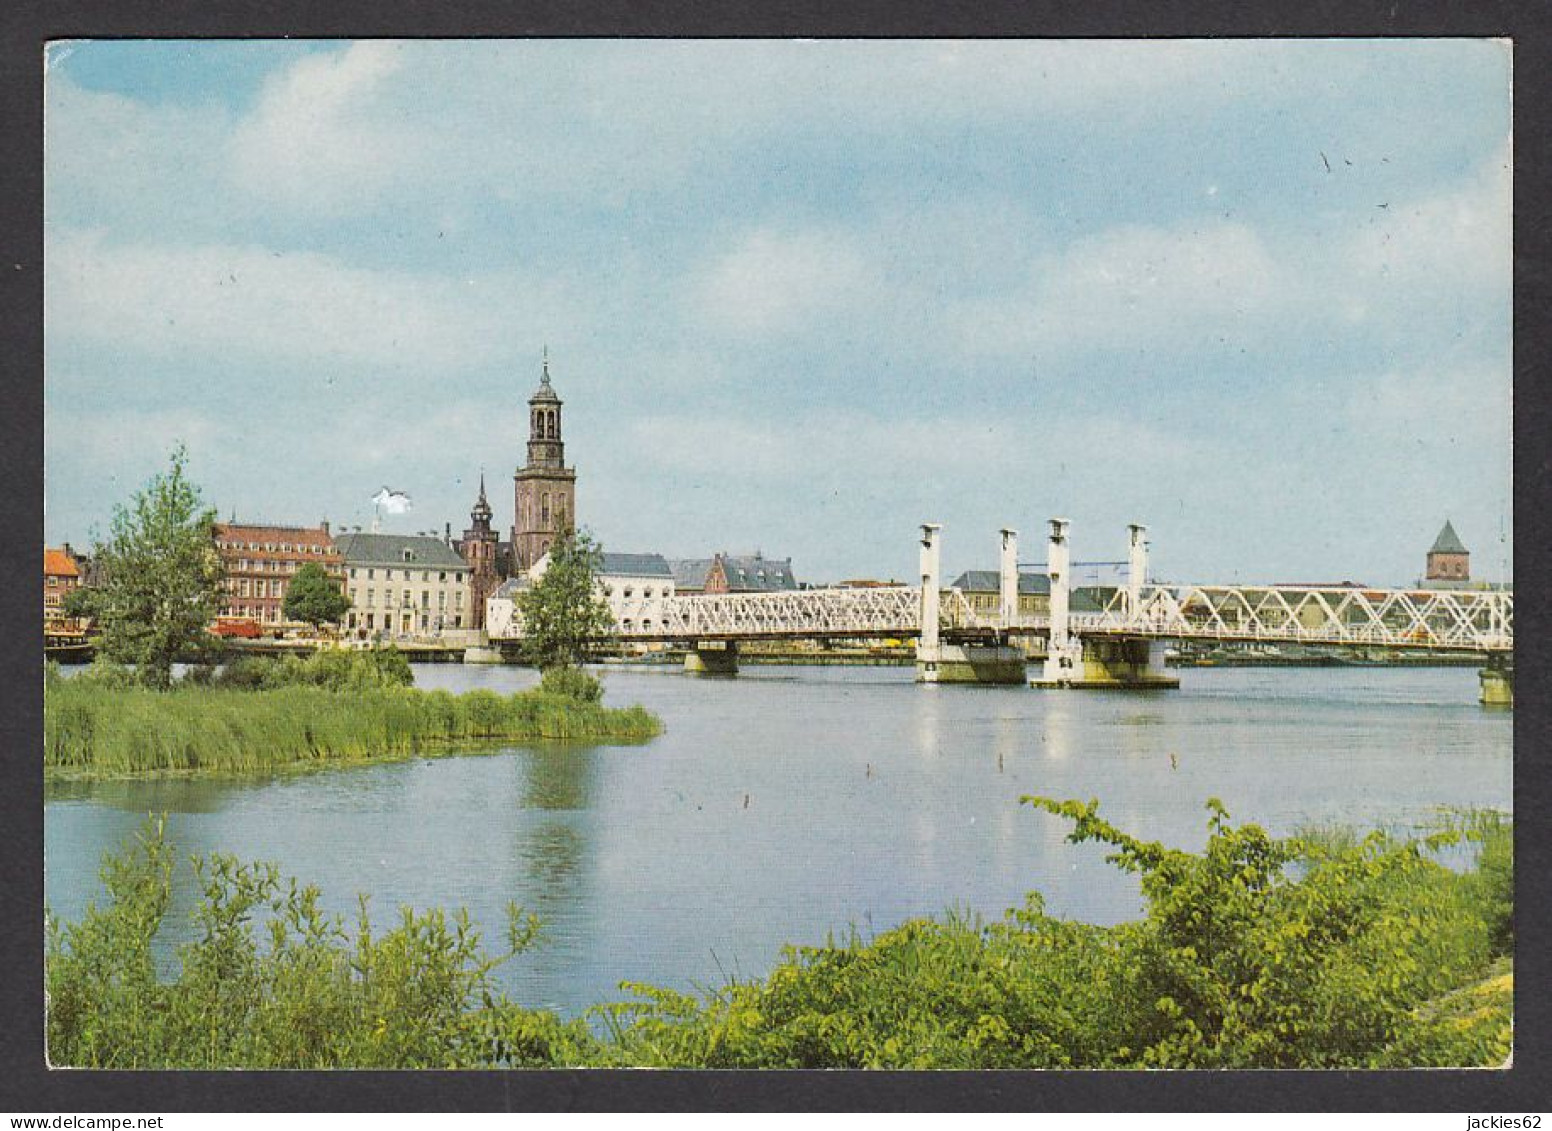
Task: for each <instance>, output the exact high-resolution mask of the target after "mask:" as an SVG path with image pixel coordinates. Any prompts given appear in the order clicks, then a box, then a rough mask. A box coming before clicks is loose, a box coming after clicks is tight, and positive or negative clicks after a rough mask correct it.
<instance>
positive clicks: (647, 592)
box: [641, 585, 652, 600]
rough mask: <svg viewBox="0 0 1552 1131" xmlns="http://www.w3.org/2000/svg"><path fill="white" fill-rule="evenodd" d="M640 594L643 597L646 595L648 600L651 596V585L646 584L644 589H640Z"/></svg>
mask: <svg viewBox="0 0 1552 1131" xmlns="http://www.w3.org/2000/svg"><path fill="white" fill-rule="evenodd" d="M641 595H642V596H643V597H646V598H648V599H649V600H650V599H651V597H652V586H650V585H648V586H646V587H645V588H644V589H642V591H641Z"/></svg>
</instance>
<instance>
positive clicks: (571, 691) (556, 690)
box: [539, 668, 604, 703]
mask: <svg viewBox="0 0 1552 1131" xmlns="http://www.w3.org/2000/svg"><path fill="white" fill-rule="evenodd" d="M539 690H540V691H542V692H544V694H546V695H555V696H559V697H560V698H562V699H575V700H576V701H577V702H579V703H599V702H602V700H603V697H604V685H603V683H601V682H600V681H599V680H597V679H595V678H594V677H593V676H591V675H589V674H588V673H587V672H585V671H583V670H582V669H581V668H549V669H547V670H546V671H545V672H544V674H543V675H542V676H541V677H540V678H539Z"/></svg>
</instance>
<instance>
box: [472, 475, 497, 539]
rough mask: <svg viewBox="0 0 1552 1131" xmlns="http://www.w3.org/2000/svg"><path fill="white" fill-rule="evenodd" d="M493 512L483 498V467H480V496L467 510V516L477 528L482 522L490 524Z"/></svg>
mask: <svg viewBox="0 0 1552 1131" xmlns="http://www.w3.org/2000/svg"><path fill="white" fill-rule="evenodd" d="M493 513H494V512H492V511H491V509H490V503H489V502H487V501H486V499H485V469H484V468H481V469H480V498H479V502H477V503H475V504H474V510H472V511H470V512H469V517H470V518H471V519H473V520H474V524H475V526H476V528H477V527H479V526H480V525H481V524H482V523H483V524H485V525H487V526H488V525H489V524H490V518H491V515H492V514H493Z"/></svg>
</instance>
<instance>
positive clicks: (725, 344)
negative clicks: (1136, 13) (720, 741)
mask: <svg viewBox="0 0 1552 1131" xmlns="http://www.w3.org/2000/svg"><path fill="white" fill-rule="evenodd" d="M1510 70H1511V59H1510V51H1509V48H1508V46H1507V45H1506V44H1504V43H1499V42H1492V41H1470V40H1432V41H1430V40H1413V41H1404V40H1384V41H1301V42H1277V41H1215V42H1207V41H1201V42H1192V41H1160V42H1151V43H1150V42H1143V41H1136V42H1130V43H1100V42H1077V41H1074V42H1059V41H1054V42H987V41H979V42H969V43H961V42H950V41H928V42H852V41H838V42H818V43H815V42H800V41H790V42H758V41H737V42H682V43H681V42H645V41H523V42H403V43H399V42H363V43H354V44H350V43H337V42H327V43H302V44H299V43H288V42H279V41H275V42H262V41H260V42H252V41H250V42H236V41H229V42H219V41H216V42H165V43H159V42H132V41H118V42H100V43H71V44H59V45H55V46H54V47H53V48H52V50H51V51H50V56H49V66H48V71H47V80H46V82H47V88H46V100H47V101H46V118H45V125H46V146H47V148H46V166H47V168H46V187H45V201H46V222H47V232H46V240H47V243H46V254H47V259H46V275H45V320H46V322H45V342H46V346H45V348H46V355H45V356H46V384H45V426H46V437H45V445H46V447H45V452H46V455H45V513H46V536H47V538H48V539H49V540H50V542H52V543H57V542H59V541H62V540H69V541H71V542H73V543H78V544H87V543H89V541H90V536H91V533H92V531H93V529H94V528H95V529H97V530H103V529H105V528H106V526H107V518H108V515H109V513H110V511H111V507H112V505H113V503H115V502H116V501H120V500H122V499H124V498H125V497H127V495H128V494H129V493H130V492H131V491H133V490H134V489H135V488H137V487H138V486H139V485H140V484H142V483H143V482H144V481H145V480H146V479H147V478H148V477H149V476H150V475H151V474H153V473H154V472H155V471H156V470H158V469H159V468H160V467H162V466H165V463H166V458H167V454H168V452H169V450H170V449H171V448H172V446H173V445H174V444H175V443H177V442H179V441H181V442H183V443H185V444H186V445H187V446H188V449H189V453H190V464H191V469H192V471H193V474H194V476H195V478H196V479H197V481H198V482H199V483H200V484H201V485H202V486H203V488H204V491H205V494H206V497H207V498H208V499H209V500H210V501H211V502H212V504H213V505H215V506H217V507H218V508H219V510H220V512H221V514H222V516H223V517H225V516H227V515H228V514H230V513H232V512H234V511H235V513H236V514H237V516H238V517H239V518H240V519H244V520H262V521H271V522H295V523H315V522H317V521H318V520H319V519H321V518H328V519H329V520H330V521H331V522H332V523H334V524H335V525H336V526H340V525H346V524H356V523H359V524H362V525H366V524H368V523H370V521H371V503H370V500H371V498H372V496H373V494H375V493H376V491H377V490H378V489H379V488H380V487H382V486H384V485H388V486H391V487H393V488H395V489H397V490H402V491H406V492H408V493H409V494H410V495H411V497H412V498H413V499H414V510H413V512H412V513H411V514H409V515H407V516H404V517H402V518H397V519H391V520H388V522H389V523H390V524H391V525H390V527H389V528H396V529H402V530H418V529H430V528H434V529H436V530H439V531H440V530H441V529H442V527H443V524H444V523H445V522H451V523H452V524H453V527H454V529H455V530H460V529H461V528H462V527H463V526H464V525H465V524H466V523H467V521H468V512H469V509H470V507H471V506H472V504H473V502H474V495H475V491H476V485H477V480H478V476H479V474H480V472H481V470H482V469H483V470H484V472H485V474H486V477H487V483H488V485H489V487H490V490H491V503H492V505H493V507H494V509H495V511H496V521H497V522H498V523H499V524H500V525H501V526H502V527H503V529H505V528H506V527H507V526H509V525H510V523H511V521H512V496H511V473H512V471H513V469H514V468H515V467H516V466H517V465H518V464H519V463H521V461H522V458H523V457H522V453H523V444H524V441H525V439H526V403H525V402H526V400H527V397H528V396H529V394H530V393H531V392H532V390H533V389H534V387H535V386H536V384H537V380H538V373H539V356H540V350H541V348H542V347H543V346H544V345H546V344H547V345H548V347H549V350H550V357H551V372H552V375H553V378H554V382H555V386H556V388H557V389H558V390H559V392H560V394H561V396H562V397H564V398H565V400H566V440H567V458H568V462H571V463H574V464H575V465H576V466H577V468H578V472H579V474H578V488H577V508H578V517H579V520H580V521H581V522H582V523H583V524H584V525H586V526H588V527H590V528H591V529H592V530H593V531H594V532H595V533H596V534H597V535H598V536H599V538H600V539H601V540H602V541H603V543H604V544H605V545H606V546H607V547H609V548H611V549H616V550H628V551H659V552H662V553H664V554H666V555H668V556H671V557H673V556H684V557H689V556H702V555H707V554H710V553H711V552H713V551H715V550H719V549H724V550H730V551H733V552H741V551H748V550H753V549H756V548H759V549H762V550H763V551H765V552H766V553H767V554H776V555H780V556H786V555H791V556H792V558H793V560H794V568H795V570H796V572H797V574H798V576H799V577H800V578H805V579H814V580H831V579H837V578H841V577H854V576H877V577H889V576H893V577H899V578H908V577H910V576H912V575H913V574H914V572H915V569H916V561H915V552H916V544H915V541H914V539H915V534H916V527H917V524H918V523H920V522H922V521H937V522H941V523H943V525H944V539H945V542H944V562H945V568H946V569H947V570H949V571H953V572H957V571H958V570H959V569H963V568H970V567H983V568H987V567H991V566H992V565H994V563H995V560H996V546H997V530H998V528H999V527H1000V526H1003V525H1011V526H1014V527H1016V528H1018V529H1020V530H1021V531H1022V532H1023V552H1022V554H1021V557H1023V558H1024V559H1026V560H1030V561H1039V560H1042V559H1043V556H1044V550H1043V544H1042V543H1043V534H1044V529H1045V520H1046V519H1047V518H1049V517H1051V516H1054V515H1062V516H1065V517H1067V518H1069V519H1071V520H1072V521H1073V539H1074V547H1075V552H1076V556H1077V557H1078V558H1080V559H1083V558H1117V557H1122V556H1124V552H1123V551H1124V545H1125V524H1126V523H1127V522H1129V521H1142V522H1145V523H1148V524H1149V526H1150V528H1151V532H1152V533H1151V536H1152V540H1153V544H1154V556H1153V562H1154V571H1155V574H1156V575H1158V576H1160V577H1164V578H1171V579H1179V580H1192V581H1229V580H1235V579H1240V580H1252V579H1257V580H1304V581H1328V580H1341V579H1344V578H1353V579H1361V580H1365V581H1368V582H1370V583H1374V584H1385V583H1403V582H1407V581H1410V580H1412V579H1413V578H1415V577H1416V576H1417V574H1418V573H1419V572H1420V570H1421V567H1422V559H1423V554H1424V552H1425V551H1426V549H1427V547H1428V545H1429V544H1430V543H1431V542H1432V540H1433V537H1434V535H1435V534H1436V533H1437V531H1438V529H1439V527H1440V526H1441V525H1442V523H1443V521H1444V519H1445V518H1446V517H1448V518H1450V519H1452V520H1453V521H1454V524H1455V527H1456V529H1457V530H1458V531H1459V532H1460V535H1461V537H1462V539H1463V540H1464V541H1465V542H1466V544H1467V545H1468V546H1469V547H1470V548H1471V549H1472V551H1473V555H1474V556H1473V566H1474V571H1475V572H1476V573H1477V575H1478V576H1489V577H1494V578H1496V577H1498V576H1500V565H1499V562H1500V560H1501V559H1502V560H1508V559H1511V558H1512V543H1511V538H1512V530H1511V529H1510V526H1509V524H1510V521H1511V517H1512V516H1511V499H1512V488H1511V482H1512V480H1511V454H1510V429H1511V417H1510V414H1511V370H1510V365H1511V356H1512V355H1511V309H1510V297H1511V291H1510V274H1511V271H1510V266H1511V251H1510V233H1511V226H1510V168H1511V159H1512V158H1511V120H1510V79H1511V74H1510Z"/></svg>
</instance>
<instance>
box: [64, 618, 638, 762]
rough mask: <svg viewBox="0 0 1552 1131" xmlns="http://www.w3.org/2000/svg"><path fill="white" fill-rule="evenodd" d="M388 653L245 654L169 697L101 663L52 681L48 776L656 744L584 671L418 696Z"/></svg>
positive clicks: (204, 671)
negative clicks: (479, 748) (503, 743)
mask: <svg viewBox="0 0 1552 1131" xmlns="http://www.w3.org/2000/svg"><path fill="white" fill-rule="evenodd" d="M412 682H413V677H412V676H411V673H410V668H409V664H408V663H407V662H406V661H405V659H404V657H403V656H402V655H401V654H400V653H398V652H396V651H394V650H392V649H376V650H370V651H344V650H332V651H320V652H317V653H315V654H313V655H312V656H309V657H306V658H300V657H294V656H287V657H283V658H280V659H270V658H246V659H242V660H237V661H234V662H232V663H231V664H228V665H226V666H224V667H220V668H194V669H191V670H190V671H189V672H187V673H186V674H185V675H184V677H183V678H182V679H180V680H178V681H176V682H174V683H173V684H172V686H171V688H170V689H169V690H166V691H157V690H152V689H150V688H147V687H145V686H143V685H142V684H141V683H140V681H138V680H137V679H136V678H135V676H134V674H133V673H132V672H130V671H129V670H128V669H125V668H122V667H119V666H117V665H113V664H96V665H93V667H92V669H91V670H88V671H86V672H83V673H81V674H79V675H77V676H74V677H71V678H65V677H64V676H62V675H61V674H60V673H59V672H58V671H57V669H53V668H51V669H50V670H49V671H48V674H47V676H46V677H45V688H44V698H43V714H44V725H43V735H44V767H45V770H46V772H48V773H49V774H52V775H55V776H73V777H109V776H123V775H136V774H148V773H166V772H191V771H192V772H208V773H254V772H263V771H269V770H275V769H281V768H285V767H291V766H298V765H307V764H316V763H323V762H333V761H362V760H369V759H379V758H382V759H387V758H397V757H405V756H409V755H414V754H424V753H428V752H438V751H445V750H449V749H454V748H456V747H458V746H460V745H464V746H472V745H478V744H484V743H489V742H491V741H493V740H512V741H530V740H539V739H575V740H585V739H612V740H633V739H644V738H650V737H652V736H653V735H655V734H657V733H658V732H659V731H660V729H661V724H660V723H659V722H658V720H657V719H656V718H655V717H653V716H652V715H651V714H650V713H649V712H647V711H646V710H644V709H643V708H641V707H629V708H624V709H619V708H610V707H605V706H603V705H602V704H601V703H600V702H599V699H600V698H601V688H600V687H599V686H598V683H597V681H596V680H594V679H592V677H590V676H588V675H587V673H585V672H581V671H571V672H568V673H567V674H566V675H565V676H564V677H555V678H547V679H546V681H545V682H544V683H543V684H541V685H540V687H539V688H537V689H535V690H533V691H524V692H518V693H516V694H511V695H500V694H497V693H496V692H494V691H488V690H475V691H469V692H465V693H463V694H461V695H454V694H452V693H451V692H447V691H441V690H436V691H421V690H417V689H416V688H415V687H413V686H412Z"/></svg>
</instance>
